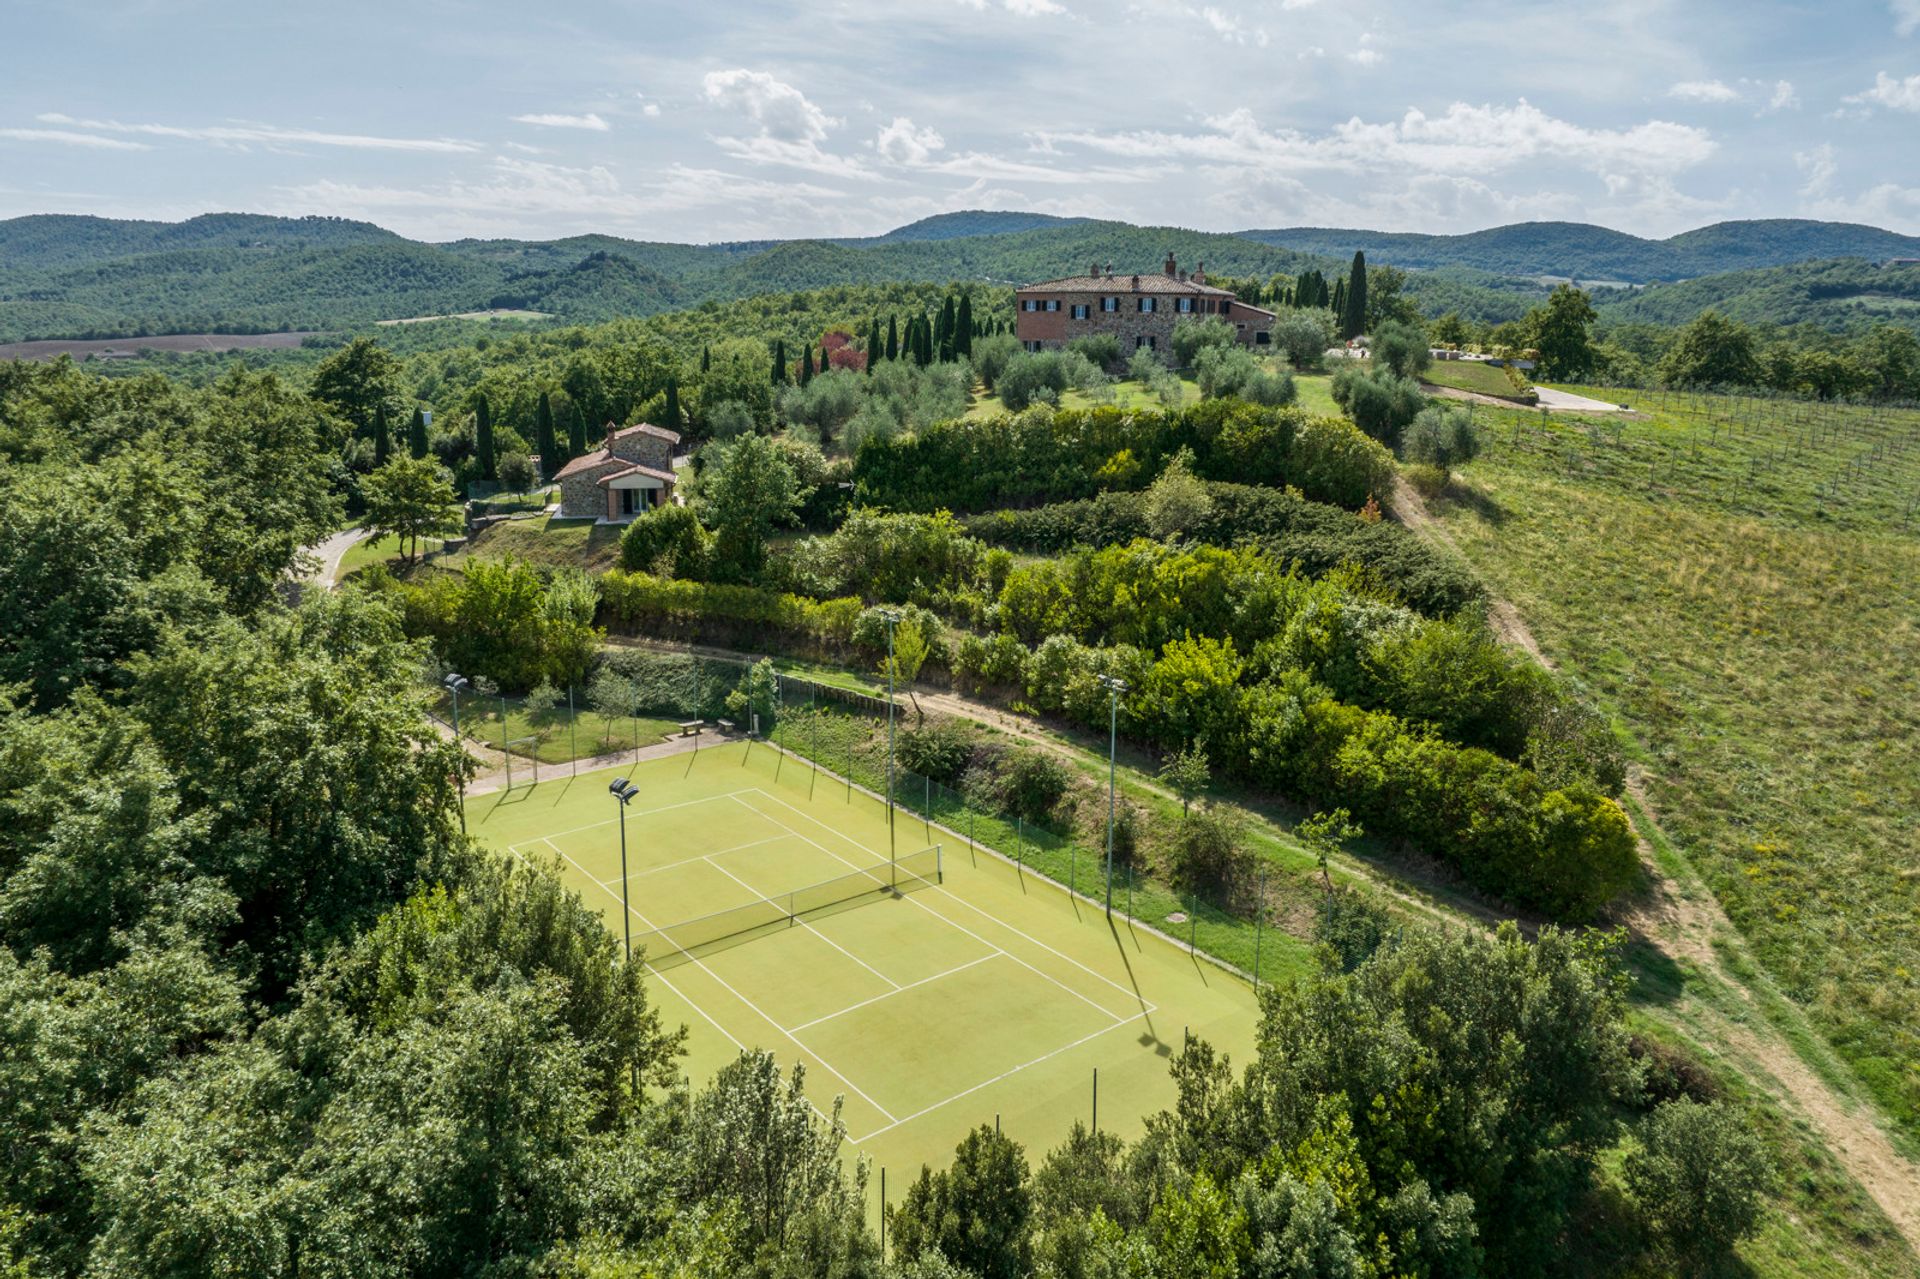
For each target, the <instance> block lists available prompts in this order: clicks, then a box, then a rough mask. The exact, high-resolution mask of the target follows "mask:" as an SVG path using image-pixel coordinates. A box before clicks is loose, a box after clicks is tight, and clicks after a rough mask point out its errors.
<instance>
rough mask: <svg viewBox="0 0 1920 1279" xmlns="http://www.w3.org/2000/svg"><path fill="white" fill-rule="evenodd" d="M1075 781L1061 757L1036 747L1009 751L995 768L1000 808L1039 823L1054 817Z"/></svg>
mask: <svg viewBox="0 0 1920 1279" xmlns="http://www.w3.org/2000/svg"><path fill="white" fill-rule="evenodd" d="M1072 780H1073V774H1072V773H1071V772H1070V771H1069V770H1068V768H1067V766H1066V764H1065V763H1063V762H1062V761H1061V760H1060V759H1059V758H1058V757H1057V756H1055V755H1054V754H1053V753H1052V752H1051V751H1044V750H1040V749H1038V748H1036V747H1032V746H1016V747H1014V748H1013V749H1012V750H1009V751H1008V752H1006V754H1004V755H1002V756H1001V757H1000V759H999V761H998V763H997V765H996V767H995V769H994V787H995V790H996V791H997V792H998V797H999V800H1000V804H999V807H1001V808H1002V809H1004V810H1005V811H1006V812H1009V813H1012V814H1013V815H1014V816H1016V817H1020V818H1023V819H1025V820H1026V821H1030V822H1036V823H1043V822H1046V821H1048V820H1050V819H1051V818H1052V817H1053V815H1054V810H1055V809H1056V808H1057V807H1059V804H1060V801H1061V800H1062V799H1063V798H1065V797H1066V793H1067V786H1068V784H1069V783H1071V781H1072Z"/></svg>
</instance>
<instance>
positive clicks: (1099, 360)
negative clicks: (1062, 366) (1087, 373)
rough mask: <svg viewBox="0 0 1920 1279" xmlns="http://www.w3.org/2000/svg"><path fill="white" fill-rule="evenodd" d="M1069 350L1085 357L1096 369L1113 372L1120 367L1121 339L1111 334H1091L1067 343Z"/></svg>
mask: <svg viewBox="0 0 1920 1279" xmlns="http://www.w3.org/2000/svg"><path fill="white" fill-rule="evenodd" d="M1067 350H1069V351H1072V352H1073V353H1075V354H1076V355H1080V356H1083V357H1085V359H1086V360H1087V361H1088V362H1090V363H1091V364H1093V365H1094V366H1095V367H1096V368H1099V369H1102V370H1112V369H1117V368H1119V367H1120V339H1119V338H1117V337H1115V336H1114V335H1113V334H1111V333H1089V334H1087V335H1086V336H1085V337H1077V338H1075V339H1074V340H1073V341H1071V342H1069V343H1067Z"/></svg>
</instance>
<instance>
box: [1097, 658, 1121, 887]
mask: <svg viewBox="0 0 1920 1279" xmlns="http://www.w3.org/2000/svg"><path fill="white" fill-rule="evenodd" d="M1100 686H1101V687H1102V688H1104V689H1106V690H1107V695H1108V702H1107V917H1108V918H1109V919H1111V918H1112V917H1113V810H1114V760H1115V757H1116V756H1117V755H1118V754H1119V748H1120V694H1122V693H1124V692H1126V691H1127V682H1126V681H1125V680H1123V679H1119V678H1116V677H1115V676H1112V675H1102V676H1101V677H1100Z"/></svg>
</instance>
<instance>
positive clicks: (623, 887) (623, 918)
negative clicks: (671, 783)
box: [607, 777, 640, 964]
mask: <svg viewBox="0 0 1920 1279" xmlns="http://www.w3.org/2000/svg"><path fill="white" fill-rule="evenodd" d="M607 790H608V791H609V792H610V793H611V794H612V795H613V797H614V799H615V800H617V801H619V804H620V931H621V935H622V936H623V937H624V938H625V941H626V955H627V962H628V963H629V964H631V963H632V962H633V906H632V904H631V903H630V902H629V901H628V899H627V801H628V800H630V799H632V798H633V797H634V796H635V795H638V794H639V793H640V788H639V787H637V786H635V785H634V784H633V783H632V782H630V781H628V780H627V779H626V778H624V777H616V778H614V779H613V781H611V782H609V783H607Z"/></svg>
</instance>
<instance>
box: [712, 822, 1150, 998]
mask: <svg viewBox="0 0 1920 1279" xmlns="http://www.w3.org/2000/svg"><path fill="white" fill-rule="evenodd" d="M747 793H752V794H755V795H765V796H766V797H767V798H768V799H770V800H772V801H773V802H774V803H776V804H781V805H783V806H785V807H787V808H792V809H793V811H794V812H796V813H798V814H800V816H802V817H804V818H806V819H807V820H808V821H810V822H812V823H813V824H814V825H816V826H818V827H820V828H821V829H823V830H828V831H833V827H831V826H828V825H827V824H826V823H825V822H823V821H821V820H820V819H819V818H818V817H815V816H813V815H812V814H811V813H808V812H806V811H804V810H803V809H799V808H794V806H793V805H792V804H789V803H787V801H786V800H784V799H781V798H780V797H779V796H778V795H775V794H772V793H771V792H769V791H767V790H765V789H763V788H761V787H759V786H749V787H747V788H746V789H745V790H742V791H736V792H735V793H734V796H733V797H734V798H736V799H738V798H739V797H740V796H741V795H744V794H747ZM743 802H744V801H743ZM754 811H756V812H758V811H759V810H758V809H755V810H754ZM761 816H763V817H766V814H765V813H761ZM767 820H768V821H770V822H772V823H773V824H774V825H776V826H781V827H785V823H783V822H781V821H780V820H779V819H778V818H776V817H767ZM834 833H835V834H836V835H837V834H839V832H838V831H834ZM793 834H794V835H795V836H796V837H798V838H800V839H806V838H807V837H806V836H805V835H802V834H800V832H799V831H794V832H793ZM843 838H844V837H843ZM807 842H808V843H812V842H813V841H812V840H808V841H807ZM815 847H818V845H817V844H816V845H815ZM982 847H985V845H982ZM841 860H842V861H845V860H846V859H845V858H842V859H841ZM1043 878H1044V877H1043ZM1050 882H1055V883H1057V882H1058V881H1050ZM1063 887H1064V886H1063ZM934 891H935V892H937V893H940V894H941V895H942V896H944V897H947V898H949V899H951V900H952V901H955V902H958V903H959V904H960V905H962V906H965V907H966V908H967V909H968V910H970V911H972V912H973V913H974V914H976V915H979V916H980V917H981V918H983V919H986V920H988V921H990V922H991V923H993V924H995V925H997V926H998V927H1001V928H1004V929H1006V930H1007V931H1008V932H1010V933H1012V934H1013V935H1014V936H1016V937H1021V938H1024V939H1025V940H1027V941H1030V942H1032V943H1033V944H1034V945H1036V946H1038V947H1039V948H1040V949H1042V950H1044V951H1046V952H1048V953H1049V954H1052V955H1055V956H1057V957H1058V958H1060V959H1064V960H1065V961H1066V962H1068V963H1069V964H1072V965H1073V966H1074V967H1075V968H1078V969H1079V970H1080V971H1081V972H1083V973H1085V974H1087V976H1089V977H1093V978H1096V979H1098V980H1100V981H1103V982H1105V983H1107V985H1109V986H1111V987H1113V988H1114V989H1115V990H1117V991H1119V992H1120V993H1121V994H1122V995H1124V996H1126V997H1127V998H1128V999H1131V1000H1133V1001H1134V1002H1135V1003H1137V1004H1139V1005H1140V1006H1141V1009H1140V1010H1141V1011H1142V1012H1147V1013H1154V1012H1158V1011H1160V1009H1159V1006H1158V1005H1156V1004H1154V1003H1153V1002H1152V1001H1151V1000H1148V999H1145V998H1143V997H1142V996H1141V994H1140V992H1139V991H1137V990H1133V989H1131V988H1129V987H1126V986H1122V985H1121V984H1120V983H1119V982H1117V981H1115V980H1114V979H1113V978H1111V977H1109V976H1107V975H1106V974H1105V973H1102V972H1100V971H1099V970H1097V969H1093V968H1089V967H1087V966H1086V965H1085V964H1083V963H1081V962H1080V961H1079V960H1077V959H1075V958H1074V957H1073V956H1072V955H1068V954H1066V953H1064V952H1062V951H1058V950H1055V949H1054V948H1053V947H1051V946H1049V945H1047V943H1045V942H1043V941H1041V940H1040V939H1039V938H1038V937H1035V936H1033V935H1031V934H1029V933H1024V932H1022V931H1020V930H1019V929H1018V928H1015V927H1014V926H1013V925H1012V924H1009V923H1007V922H1006V921H1005V920H1003V919H1001V918H999V917H998V916H995V915H991V914H989V913H987V912H986V911H984V910H982V909H980V907H978V906H976V905H974V904H973V903H972V902H970V901H968V900H967V899H966V898H964V897H962V896H960V895H959V894H958V893H955V892H953V891H952V890H950V889H948V888H946V887H944V886H936V887H935V889H934ZM948 922H949V923H951V922H952V921H951V920H949V921H948ZM954 927H955V928H959V927H960V925H958V924H954ZM962 931H963V932H964V931H965V930H964V929H962ZM987 944H988V945H989V946H991V945H992V944H993V943H992V942H988V943H987ZM1096 1007H1097V1005H1096ZM1109 1015H1111V1014H1109Z"/></svg>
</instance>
